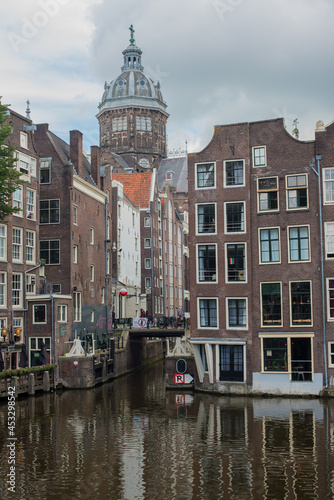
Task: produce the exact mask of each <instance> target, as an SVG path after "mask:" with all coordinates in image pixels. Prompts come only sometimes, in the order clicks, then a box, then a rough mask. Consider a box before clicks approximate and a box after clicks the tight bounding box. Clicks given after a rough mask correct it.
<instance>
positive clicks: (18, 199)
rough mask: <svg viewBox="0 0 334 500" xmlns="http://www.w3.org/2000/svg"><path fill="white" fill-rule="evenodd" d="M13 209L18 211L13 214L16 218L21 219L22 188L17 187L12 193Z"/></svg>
mask: <svg viewBox="0 0 334 500" xmlns="http://www.w3.org/2000/svg"><path fill="white" fill-rule="evenodd" d="M13 207H14V208H18V209H20V210H19V212H14V214H13V215H15V216H16V217H23V188H22V186H21V187H18V188H17V189H16V190H15V191H14V193H13Z"/></svg>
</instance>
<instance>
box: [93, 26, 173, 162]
mask: <svg viewBox="0 0 334 500" xmlns="http://www.w3.org/2000/svg"><path fill="white" fill-rule="evenodd" d="M130 32H131V38H130V45H129V46H128V47H127V48H126V49H125V50H123V58H124V62H123V66H122V67H121V74H120V75H119V76H118V77H117V78H115V79H114V80H112V81H111V82H110V83H109V84H108V83H107V82H105V85H104V92H103V95H102V99H101V102H100V104H99V112H98V114H97V118H98V120H99V123H100V147H101V149H102V150H104V156H105V157H106V156H107V150H109V151H112V152H113V153H117V154H120V155H126V156H127V157H128V156H129V155H130V156H131V157H132V158H133V160H134V162H135V164H139V165H140V166H141V167H143V165H144V167H145V168H152V167H153V166H154V164H155V160H157V159H158V158H160V159H161V158H165V157H166V155H167V145H166V123H167V119H168V116H169V115H168V113H167V111H166V108H167V105H166V103H165V102H164V100H163V97H162V93H161V88H160V83H159V82H157V83H155V82H154V81H153V80H152V78H150V77H149V76H147V75H145V73H144V67H143V65H142V62H141V56H142V51H141V49H140V48H139V47H137V45H136V43H135V39H134V37H133V34H134V29H133V27H132V25H131V27H130ZM144 167H143V168H144Z"/></svg>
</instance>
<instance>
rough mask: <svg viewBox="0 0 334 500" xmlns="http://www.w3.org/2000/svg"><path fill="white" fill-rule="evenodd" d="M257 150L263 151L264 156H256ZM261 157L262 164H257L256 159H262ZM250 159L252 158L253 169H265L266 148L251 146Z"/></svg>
mask: <svg viewBox="0 0 334 500" xmlns="http://www.w3.org/2000/svg"><path fill="white" fill-rule="evenodd" d="M257 150H264V155H262V154H261V155H258V156H256V151H257ZM262 157H264V163H258V162H257V158H262ZM252 158H253V167H254V168H259V167H266V166H267V148H266V146H253V148H252Z"/></svg>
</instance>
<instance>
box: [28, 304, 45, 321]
mask: <svg viewBox="0 0 334 500" xmlns="http://www.w3.org/2000/svg"><path fill="white" fill-rule="evenodd" d="M36 307H43V308H44V311H45V320H44V321H36V320H35V308H36ZM47 309H48V308H47V307H46V304H33V311H32V323H33V325H46V324H47V322H48V317H47V314H48V310H47Z"/></svg>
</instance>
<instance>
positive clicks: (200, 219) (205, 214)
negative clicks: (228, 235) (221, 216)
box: [197, 203, 216, 234]
mask: <svg viewBox="0 0 334 500" xmlns="http://www.w3.org/2000/svg"><path fill="white" fill-rule="evenodd" d="M197 232H198V234H203V233H204V234H206V233H215V232H216V205H215V204H214V203H210V204H205V205H197Z"/></svg>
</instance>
